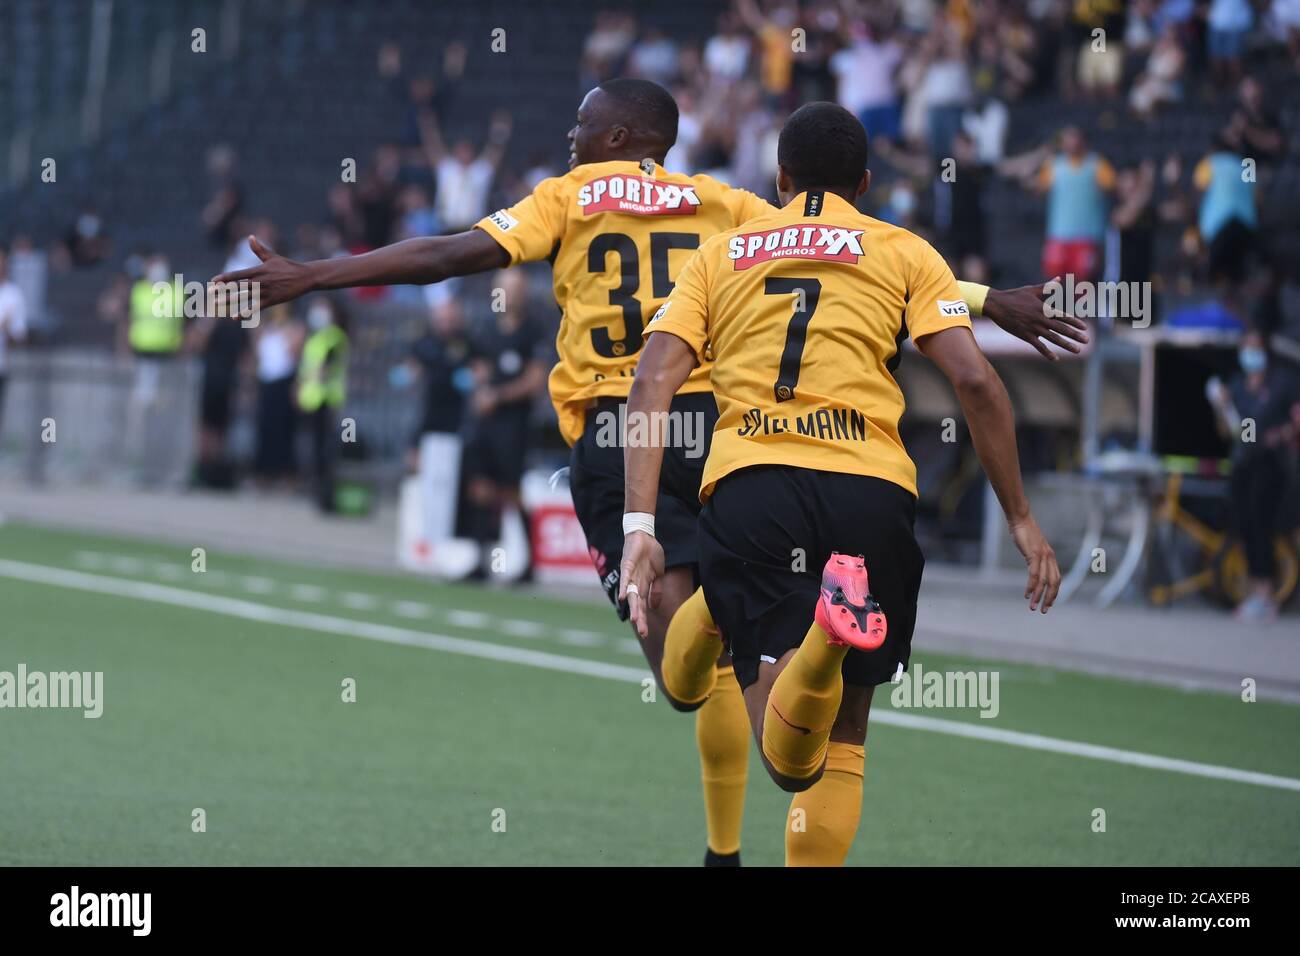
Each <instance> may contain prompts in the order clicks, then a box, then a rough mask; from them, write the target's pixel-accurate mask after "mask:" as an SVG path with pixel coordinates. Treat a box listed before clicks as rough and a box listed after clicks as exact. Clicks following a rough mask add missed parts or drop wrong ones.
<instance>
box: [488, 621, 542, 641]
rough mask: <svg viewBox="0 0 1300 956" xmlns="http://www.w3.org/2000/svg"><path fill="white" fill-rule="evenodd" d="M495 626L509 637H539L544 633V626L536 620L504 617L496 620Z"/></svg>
mask: <svg viewBox="0 0 1300 956" xmlns="http://www.w3.org/2000/svg"><path fill="white" fill-rule="evenodd" d="M497 626H498V627H500V628H501V630H503V631H505V632H506V633H507V634H509V635H510V636H511V637H541V636H542V635H543V634H545V633H546V628H544V627H542V625H540V624H538V623H537V622H536V621H516V620H511V619H510V618H506V619H504V620H500V621H497Z"/></svg>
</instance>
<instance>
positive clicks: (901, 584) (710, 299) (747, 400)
mask: <svg viewBox="0 0 1300 956" xmlns="http://www.w3.org/2000/svg"><path fill="white" fill-rule="evenodd" d="M778 163H779V171H778V177H777V188H778V192H779V194H780V197H781V200H782V202H783V203H784V206H783V208H781V209H780V210H774V211H773V212H771V213H769V214H768V215H766V216H763V217H760V218H758V219H755V220H751V221H750V222H747V223H745V224H744V225H742V226H740V227H739V228H736V229H732V230H728V231H726V232H723V233H721V234H719V235H716V236H713V237H712V238H710V239H708V240H706V241H705V242H704V243H703V244H702V245H701V246H700V250H699V252H698V253H697V254H696V255H695V256H694V257H692V259H691V260H690V262H689V263H687V265H686V267H685V268H684V269H683V270H682V272H681V273H680V275H679V276H678V278H677V283H676V286H675V288H674V291H673V293H672V295H671V296H670V297H669V299H668V301H667V302H666V303H665V304H664V305H663V307H662V308H660V310H659V312H658V313H657V314H656V315H655V317H654V319H653V320H652V321H651V322H650V324H649V325H648V327H647V329H646V335H647V337H648V343H647V346H646V348H645V350H644V352H643V353H642V357H641V362H640V365H639V367H638V369H637V376H636V382H635V384H634V385H633V387H632V391H631V394H630V397H629V399H628V407H627V413H626V414H627V419H628V429H629V431H628V434H629V439H628V442H627V449H626V484H627V495H626V506H625V507H626V511H627V515H626V516H625V522H626V523H627V524H628V525H629V527H631V528H632V529H633V530H631V531H630V532H629V533H628V535H627V537H626V540H625V542H624V545H623V567H622V575H621V579H622V581H623V584H622V589H621V594H622V596H628V597H629V598H630V602H631V610H632V618H633V622H634V625H635V626H636V627H637V628H638V630H640V631H642V632H644V630H645V627H646V618H645V608H646V603H647V602H646V600H645V599H646V598H647V597H648V596H649V595H650V594H651V589H652V588H653V587H654V585H655V583H656V581H657V580H658V579H659V577H660V575H661V574H662V568H663V567H664V551H663V546H662V545H661V544H660V542H659V541H658V540H656V533H657V532H656V499H657V497H658V488H659V471H660V459H661V457H662V454H663V453H662V450H661V449H660V448H658V447H656V446H655V444H654V443H653V442H635V441H633V440H632V437H631V436H632V435H633V433H634V429H635V428H636V426H637V424H638V423H639V422H644V421H653V420H654V416H655V415H656V414H660V413H662V412H664V411H666V410H667V409H668V408H669V405H670V403H671V400H672V396H673V395H674V394H675V393H676V391H677V390H678V388H680V387H681V385H682V383H683V382H685V381H687V380H688V379H689V378H690V376H691V375H692V374H693V372H694V369H695V368H696V367H697V365H698V364H699V363H701V362H703V361H704V360H705V357H706V353H709V352H710V351H711V357H712V359H713V366H712V382H713V393H714V397H715V399H716V401H717V404H718V409H719V417H718V420H717V425H716V427H715V431H714V437H713V443H712V448H711V450H710V452H709V458H708V462H707V464H706V465H705V468H704V475H703V479H702V484H701V488H700V496H701V498H702V499H703V500H704V501H705V505H704V508H703V511H702V512H701V515H700V576H701V579H702V583H703V592H704V597H705V599H706V601H707V604H708V609H709V611H710V612H711V613H712V618H713V620H714V621H715V622H716V623H717V626H718V627H719V628H720V630H721V633H722V637H723V639H724V640H725V642H726V644H727V646H728V648H729V649H730V651H731V654H732V658H733V661H734V664H735V673H736V678H737V679H738V680H739V681H740V684H741V686H742V687H743V688H744V696H745V705H746V709H747V711H748V714H749V719H750V723H751V725H752V727H753V732H754V736H755V738H756V740H757V741H758V743H759V747H760V750H761V752H762V754H763V763H764V765H765V766H766V768H767V770H768V772H769V774H770V775H771V776H772V778H773V780H775V781H776V782H777V784H778V785H779V786H781V787H782V789H785V790H787V791H791V792H793V793H794V794H795V797H794V800H793V804H792V807H791V820H792V825H791V826H789V827H787V833H786V859H787V863H789V864H792V865H800V864H820V865H839V864H842V863H843V861H844V858H845V856H846V854H847V853H848V850H849V846H850V844H851V843H852V839H853V835H854V833H855V832H856V830H857V825H858V816H859V813H860V809H861V803H862V775H863V770H864V763H865V750H864V746H865V741H866V733H867V718H868V714H869V711H870V706H871V696H872V691H873V689H874V687H875V686H876V685H877V684H881V683H884V682H887V681H889V680H890V679H891V678H892V677H893V676H894V675H895V673H901V670H902V669H903V668H906V666H907V661H908V656H909V653H910V649H911V638H912V629H913V625H914V623H915V620H916V602H917V594H918V592H919V589H920V584H921V569H922V566H923V563H924V561H923V558H922V556H921V551H920V548H919V547H918V545H917V542H916V539H915V537H914V535H913V521H914V517H915V505H916V467H915V465H914V464H913V462H912V460H911V458H910V457H909V456H908V454H907V450H906V449H905V448H904V447H903V443H902V441H901V440H900V438H899V432H898V421H899V417H900V416H901V415H902V413H903V405H904V403H903V395H902V392H901V390H900V389H899V386H898V384H897V382H896V381H895V380H894V377H893V374H892V372H893V370H894V368H895V367H896V366H897V364H898V361H899V358H900V349H901V347H902V342H903V339H904V338H905V337H907V336H911V338H912V340H913V341H914V342H915V343H916V346H917V349H918V350H919V351H920V352H921V353H922V354H923V355H925V356H926V357H927V358H929V359H930V360H931V361H933V362H934V363H935V364H936V365H938V366H939V369H940V370H941V371H942V372H943V373H944V374H945V375H946V376H947V377H948V379H949V380H950V381H951V382H952V384H953V387H954V389H955V390H956V393H957V397H958V399H959V401H960V402H961V405H962V410H963V412H964V413H965V415H966V420H967V423H968V424H969V426H970V430H971V434H972V437H973V439H974V442H975V449H976V452H977V453H978V455H979V458H980V461H981V463H982V464H983V466H984V469H985V472H986V473H987V474H988V477H989V480H990V481H991V483H992V485H993V488H994V490H995V491H996V493H997V496H998V500H999V501H1000V502H1001V504H1002V508H1003V510H1004V512H1005V514H1006V518H1007V522H1008V525H1009V528H1010V531H1011V536H1012V539H1013V540H1014V541H1015V544H1016V546H1017V547H1018V548H1019V549H1020V551H1021V553H1022V554H1023V555H1024V557H1025V560H1026V562H1027V563H1028V567H1029V583H1028V585H1027V587H1026V590H1025V597H1026V598H1027V599H1028V600H1029V607H1030V610H1034V609H1036V608H1037V609H1041V610H1042V611H1043V612H1046V611H1047V609H1048V608H1049V607H1051V605H1052V602H1053V600H1054V599H1055V597H1056V592H1057V589H1058V586H1059V584H1060V571H1059V569H1058V567H1057V564H1056V558H1055V556H1054V555H1053V553H1052V549H1051V547H1050V546H1049V545H1048V543H1047V541H1046V539H1045V538H1044V537H1043V534H1042V532H1041V531H1040V530H1039V528H1038V525H1037V523H1036V522H1035V521H1034V518H1033V515H1032V514H1031V512H1030V509H1029V502H1028V500H1027V499H1026V497H1025V493H1024V490H1023V488H1022V487H1021V481H1020V465H1019V461H1018V456H1017V451H1016V439H1015V428H1014V423H1013V420H1012V413H1011V405H1010V402H1009V400H1008V398H1007V393H1006V390H1005V388H1004V387H1003V385H1002V382H1001V380H1000V379H999V378H998V375H997V373H996V372H995V371H994V370H993V368H992V366H991V365H989V363H988V360H987V359H986V358H985V357H984V355H983V353H982V352H981V351H980V349H979V347H978V346H977V345H976V343H975V339H974V336H973V335H972V333H971V326H970V318H969V312H968V309H967V306H966V304H965V303H964V302H963V301H962V297H961V294H960V292H959V290H958V286H957V281H956V280H955V279H954V278H953V275H952V272H951V271H950V270H949V269H948V266H947V265H946V264H945V263H944V261H943V260H942V259H941V258H940V257H939V255H938V253H936V252H935V251H934V249H932V248H931V247H930V246H929V244H927V243H926V242H925V241H924V240H922V239H920V238H919V237H917V236H915V235H913V234H912V233H909V232H907V231H906V230H904V229H899V228H897V227H894V226H890V225H887V224H885V223H882V222H879V221H877V220H874V219H871V218H869V217H867V216H864V215H862V214H861V213H859V212H858V211H857V210H856V209H855V208H854V205H853V203H854V200H856V199H857V197H858V196H860V195H862V193H864V192H865V191H866V189H867V187H868V185H869V183H870V173H868V172H866V165H867V141H866V134H865V133H864V131H863V128H862V125H861V124H860V123H859V122H858V121H857V119H856V118H854V116H853V115H852V114H851V113H849V112H848V111H846V110H844V109H843V108H842V107H839V106H836V105H834V104H831V103H814V104H809V105H807V106H804V107H802V108H801V109H799V110H798V111H797V112H795V113H794V115H792V116H791V117H790V119H789V121H788V122H787V123H786V125H785V127H784V129H783V130H782V132H781V136H780V141H779V146H778ZM868 572H869V573H870V577H869V579H868ZM673 643H674V641H673V639H672V638H671V637H670V640H669V644H670V653H672V647H671V645H672V644H673ZM800 811H802V812H800ZM799 822H802V823H803V826H799V825H798V824H799Z"/></svg>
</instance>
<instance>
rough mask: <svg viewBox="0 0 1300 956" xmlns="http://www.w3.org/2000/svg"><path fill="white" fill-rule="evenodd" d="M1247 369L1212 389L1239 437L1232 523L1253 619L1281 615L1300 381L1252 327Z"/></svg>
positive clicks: (1244, 348)
mask: <svg viewBox="0 0 1300 956" xmlns="http://www.w3.org/2000/svg"><path fill="white" fill-rule="evenodd" d="M1238 362H1239V363H1240V365H1241V372H1240V373H1239V374H1238V375H1237V376H1236V377H1235V378H1234V379H1233V380H1232V381H1231V382H1230V383H1229V384H1228V385H1227V386H1224V385H1222V384H1221V383H1219V382H1217V381H1212V382H1211V384H1210V386H1209V388H1208V393H1209V396H1210V401H1211V403H1212V404H1213V405H1214V407H1215V410H1216V411H1217V412H1218V416H1217V417H1218V420H1219V423H1220V431H1221V432H1222V433H1223V434H1224V435H1225V437H1227V438H1228V439H1229V440H1230V442H1231V444H1232V482H1231V488H1230V504H1231V512H1232V526H1233V530H1234V532H1235V533H1236V534H1237V535H1238V536H1239V537H1240V538H1241V541H1242V544H1243V546H1244V547H1245V550H1246V564H1247V568H1248V572H1249V575H1250V593H1249V595H1248V596H1247V597H1246V600H1245V601H1243V602H1242V604H1241V605H1240V606H1239V607H1238V608H1237V617H1238V618H1239V619H1241V620H1246V621H1271V620H1273V619H1274V618H1275V617H1276V616H1277V601H1276V598H1275V595H1274V577H1275V572H1276V568H1275V559H1274V551H1273V539H1274V537H1275V536H1276V535H1277V534H1278V533H1279V532H1280V531H1281V530H1282V528H1281V524H1280V522H1281V517H1282V515H1281V509H1282V505H1283V502H1284V495H1285V493H1286V488H1287V483H1288V480H1289V478H1290V469H1291V467H1292V465H1293V463H1294V459H1295V449H1296V441H1297V437H1298V436H1300V385H1298V384H1297V382H1296V379H1295V377H1294V376H1293V375H1292V374H1290V372H1289V371H1288V370H1287V369H1284V368H1281V367H1279V366H1278V365H1277V364H1276V363H1275V362H1273V361H1272V359H1271V356H1270V354H1269V350H1268V345H1267V340H1266V339H1265V337H1264V336H1263V335H1262V334H1261V333H1259V332H1258V331H1255V330H1251V331H1248V332H1247V333H1246V334H1245V336H1244V337H1243V338H1242V340H1241V348H1240V350H1239V351H1238Z"/></svg>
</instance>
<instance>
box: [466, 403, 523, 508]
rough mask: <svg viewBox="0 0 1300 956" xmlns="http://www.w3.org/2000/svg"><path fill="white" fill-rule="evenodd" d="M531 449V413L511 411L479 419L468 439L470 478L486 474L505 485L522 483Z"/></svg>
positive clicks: (468, 471) (468, 469) (492, 480)
mask: <svg viewBox="0 0 1300 956" xmlns="http://www.w3.org/2000/svg"><path fill="white" fill-rule="evenodd" d="M527 453H528V415H527V413H526V411H525V413H524V414H519V413H518V412H516V411H513V410H512V411H507V412H504V413H502V414H498V415H490V416H488V417H487V418H486V419H483V420H481V421H478V422H476V423H475V424H474V425H473V427H472V428H471V429H470V431H469V435H468V437H467V438H466V440H465V462H464V464H463V465H462V468H463V470H464V471H465V474H466V475H467V476H468V477H470V478H486V479H487V480H488V481H491V482H492V483H493V484H496V485H501V486H502V487H505V488H515V489H517V488H518V487H519V482H520V480H521V479H522V478H523V476H524V458H525V457H526V456H527Z"/></svg>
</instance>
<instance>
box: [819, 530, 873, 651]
mask: <svg viewBox="0 0 1300 956" xmlns="http://www.w3.org/2000/svg"><path fill="white" fill-rule="evenodd" d="M816 619H817V624H818V626H819V627H821V629H822V630H823V631H825V632H826V633H827V634H828V635H830V643H831V644H848V645H849V646H850V647H856V648H858V649H859V650H863V651H874V650H875V649H876V648H878V647H879V646H880V645H881V644H883V643H885V633H886V631H887V626H886V624H885V613H884V611H882V610H881V609H880V605H879V604H877V603H876V599H875V598H873V597H872V596H871V591H870V590H868V588H867V565H866V562H865V561H864V560H863V559H862V556H861V555H859V556H858V557H856V558H850V557H849V556H848V555H844V554H839V553H838V552H834V551H833V552H831V556H830V560H829V561H827V562H826V569H825V570H824V571H822V593H821V598H820V599H819V600H818V601H817V614H816Z"/></svg>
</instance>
